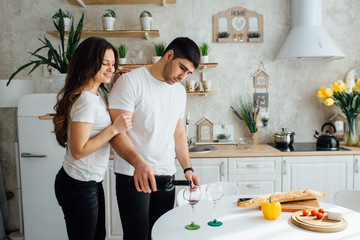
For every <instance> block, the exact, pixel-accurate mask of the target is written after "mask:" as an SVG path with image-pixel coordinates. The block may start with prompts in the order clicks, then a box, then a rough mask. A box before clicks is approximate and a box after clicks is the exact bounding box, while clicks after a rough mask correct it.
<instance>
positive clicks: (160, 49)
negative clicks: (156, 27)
mask: <svg viewBox="0 0 360 240" xmlns="http://www.w3.org/2000/svg"><path fill="white" fill-rule="evenodd" d="M154 45H155V51H156V56H159V57H162V56H163V55H164V52H165V47H166V45H165V43H155V44H154Z"/></svg>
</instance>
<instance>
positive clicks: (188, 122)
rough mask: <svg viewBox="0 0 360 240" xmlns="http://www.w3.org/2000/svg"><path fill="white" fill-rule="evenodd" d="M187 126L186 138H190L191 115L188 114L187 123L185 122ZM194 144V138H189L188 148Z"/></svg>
mask: <svg viewBox="0 0 360 240" xmlns="http://www.w3.org/2000/svg"><path fill="white" fill-rule="evenodd" d="M185 124H186V129H185V131H186V136H188V134H189V124H190V113H188V114H187V115H186V121H185ZM193 142H194V138H189V137H188V138H187V143H188V146H189V147H190V146H191V144H192V143H193Z"/></svg>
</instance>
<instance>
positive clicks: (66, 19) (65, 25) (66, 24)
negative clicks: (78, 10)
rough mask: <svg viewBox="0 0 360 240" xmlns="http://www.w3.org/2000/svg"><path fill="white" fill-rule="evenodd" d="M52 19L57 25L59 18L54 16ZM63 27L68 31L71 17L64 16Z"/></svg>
mask: <svg viewBox="0 0 360 240" xmlns="http://www.w3.org/2000/svg"><path fill="white" fill-rule="evenodd" d="M54 21H55V22H56V24H57V25H59V18H55V19H54ZM64 28H65V31H70V29H71V19H70V18H64Z"/></svg>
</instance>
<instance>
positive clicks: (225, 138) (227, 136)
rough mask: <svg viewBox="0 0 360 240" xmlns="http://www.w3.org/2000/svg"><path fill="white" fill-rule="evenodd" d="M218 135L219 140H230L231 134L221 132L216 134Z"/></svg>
mask: <svg viewBox="0 0 360 240" xmlns="http://www.w3.org/2000/svg"><path fill="white" fill-rule="evenodd" d="M216 137H217V139H218V140H219V142H228V141H229V138H230V137H231V135H227V134H225V133H220V134H218V135H216Z"/></svg>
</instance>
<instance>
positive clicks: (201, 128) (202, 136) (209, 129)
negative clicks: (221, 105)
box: [196, 117, 214, 142]
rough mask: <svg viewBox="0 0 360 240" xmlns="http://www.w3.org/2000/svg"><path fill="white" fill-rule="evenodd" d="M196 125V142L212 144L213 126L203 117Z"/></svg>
mask: <svg viewBox="0 0 360 240" xmlns="http://www.w3.org/2000/svg"><path fill="white" fill-rule="evenodd" d="M196 125H197V137H198V142H213V137H214V132H213V131H214V124H213V123H212V122H211V121H210V120H209V119H207V118H205V117H203V118H202V119H201V120H200V121H199V122H198V123H197V124H196Z"/></svg>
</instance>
